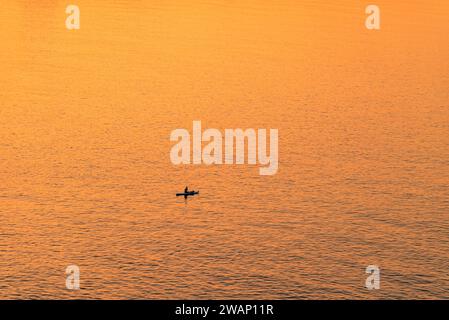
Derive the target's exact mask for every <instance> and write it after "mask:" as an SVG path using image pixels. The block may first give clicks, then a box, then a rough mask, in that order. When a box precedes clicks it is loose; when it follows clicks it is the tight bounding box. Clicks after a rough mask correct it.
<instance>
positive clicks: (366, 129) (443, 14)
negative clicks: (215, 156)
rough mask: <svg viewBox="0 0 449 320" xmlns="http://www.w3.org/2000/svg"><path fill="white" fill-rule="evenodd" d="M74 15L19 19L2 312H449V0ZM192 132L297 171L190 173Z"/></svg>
mask: <svg viewBox="0 0 449 320" xmlns="http://www.w3.org/2000/svg"><path fill="white" fill-rule="evenodd" d="M76 2H77V4H78V5H79V6H80V9H81V29H80V30H79V31H68V30H66V29H65V25H64V23H65V18H66V15H65V6H66V4H67V3H66V1H59V0H57V1H34V2H32V3H30V1H24V0H8V1H6V3H5V4H2V9H1V10H0V40H1V43H2V49H1V50H0V70H1V71H2V72H1V75H0V137H1V140H0V163H1V166H0V181H1V184H0V298H6V299H12V298H26V299H28V298H61V299H71V298H100V299H103V298H112V299H117V298H136V299H144V298H145V299H159V298H161V299H174V298H186V299H191V298H198V299H203V298H209V299H220V298H227V299H235V298H238V299H240V298H241V299H244V298H248V299H271V298H273V299H312V298H331V299H341V298H358V299H377V298H424V299H428V298H446V299H447V298H449V276H448V273H447V271H448V268H449V219H448V218H449V200H448V199H449V148H448V147H449V125H448V124H449V111H448V110H449V109H448V108H449V90H448V88H449V72H448V71H449V46H448V43H447V33H448V31H449V24H448V23H447V17H448V14H449V5H447V4H442V3H443V2H442V1H395V4H392V3H391V1H377V3H378V5H379V6H380V7H381V10H382V29H381V30H380V31H375V32H370V31H368V30H366V29H365V28H364V19H365V15H364V6H365V3H364V1H349V0H346V1H341V2H340V3H339V4H332V5H331V4H328V3H327V2H326V1H312V0H309V1H286V0H285V1H250V0H249V1H240V2H232V3H229V2H226V1H210V0H204V1H199V0H195V1H179V2H178V1H176V2H163V3H162V2H157V3H156V2H153V1H119V0H115V1H100V0H98V1H87V0H78V1H76ZM439 3H440V4H439ZM193 120H201V121H202V123H203V127H204V128H208V127H210V128H217V129H220V130H224V129H225V128H256V129H257V128H267V129H268V128H276V129H279V139H280V140H279V162H280V165H279V171H278V173H277V174H276V175H274V176H260V175H259V171H258V166H248V165H245V166H236V165H235V166H209V167H207V166H174V165H172V164H171V162H170V158H169V152H170V148H171V146H172V145H173V144H172V143H171V142H170V141H169V137H170V132H171V131H172V130H174V129H176V128H187V129H189V130H191V126H192V121H193ZM185 185H188V186H189V187H190V188H191V189H199V190H201V193H200V195H199V196H198V197H194V198H191V199H188V200H184V199H178V198H176V197H175V196H174V194H175V193H176V192H179V191H181V190H183V188H184V186H185ZM72 264H75V265H78V266H79V267H80V270H81V290H79V291H69V290H67V289H66V288H65V268H66V267H67V266H68V265H72ZM372 264H374V265H378V266H379V267H380V268H381V289H380V290H377V291H368V290H367V289H366V288H365V279H366V277H367V275H366V274H365V268H366V266H368V265H372Z"/></svg>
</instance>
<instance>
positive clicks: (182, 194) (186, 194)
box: [176, 191, 200, 197]
mask: <svg viewBox="0 0 449 320" xmlns="http://www.w3.org/2000/svg"><path fill="white" fill-rule="evenodd" d="M198 193H200V192H199V191H189V192H182V193H177V194H176V196H177V197H179V196H193V195H195V194H198Z"/></svg>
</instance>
